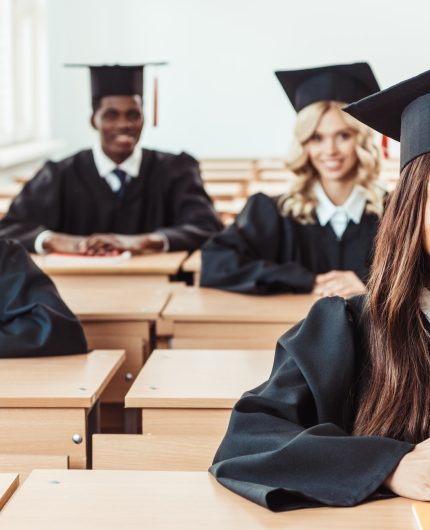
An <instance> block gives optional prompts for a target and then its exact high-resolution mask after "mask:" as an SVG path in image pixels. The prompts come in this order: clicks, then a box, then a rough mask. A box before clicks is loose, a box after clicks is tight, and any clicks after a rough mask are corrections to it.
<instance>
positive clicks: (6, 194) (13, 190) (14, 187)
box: [0, 182, 22, 199]
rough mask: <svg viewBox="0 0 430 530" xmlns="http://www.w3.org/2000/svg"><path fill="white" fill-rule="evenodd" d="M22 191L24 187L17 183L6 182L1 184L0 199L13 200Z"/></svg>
mask: <svg viewBox="0 0 430 530" xmlns="http://www.w3.org/2000/svg"><path fill="white" fill-rule="evenodd" d="M21 190H22V185H21V184H18V183H17V182H4V183H1V184H0V198H1V199H13V198H14V197H16V196H17V195H18V193H19V192H20V191H21Z"/></svg>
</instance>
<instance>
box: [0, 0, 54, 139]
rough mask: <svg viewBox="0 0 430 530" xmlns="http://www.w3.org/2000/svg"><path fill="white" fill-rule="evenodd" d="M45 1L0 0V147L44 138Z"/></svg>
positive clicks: (45, 98) (45, 87) (45, 81)
mask: <svg viewBox="0 0 430 530" xmlns="http://www.w3.org/2000/svg"><path fill="white" fill-rule="evenodd" d="M46 35H47V31H46V0H0V146H2V147H4V146H10V145H15V144H19V143H26V142H34V141H39V140H43V139H45V138H47V137H48V132H49V131H48V127H49V116H48V68H47V66H48V65H47V42H46Z"/></svg>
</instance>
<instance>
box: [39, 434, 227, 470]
mask: <svg viewBox="0 0 430 530" xmlns="http://www.w3.org/2000/svg"><path fill="white" fill-rule="evenodd" d="M219 444H220V437H219V436H211V435H208V434H202V435H196V434H191V435H190V434H181V435H176V436H172V435H171V434H167V435H165V434H147V435H145V434H95V435H94V436H93V469H123V470H125V469H134V470H142V471H207V469H208V467H209V466H210V465H211V463H212V461H213V457H214V454H215V452H216V450H217V449H218V447H219ZM37 469H39V468H37ZM51 469H53V468H52V467H51Z"/></svg>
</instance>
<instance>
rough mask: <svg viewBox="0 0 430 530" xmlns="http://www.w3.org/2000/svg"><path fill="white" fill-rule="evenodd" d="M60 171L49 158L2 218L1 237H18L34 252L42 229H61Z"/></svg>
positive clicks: (16, 238) (18, 239)
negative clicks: (35, 243) (35, 242)
mask: <svg viewBox="0 0 430 530" xmlns="http://www.w3.org/2000/svg"><path fill="white" fill-rule="evenodd" d="M60 173H61V171H60V169H59V166H58V164H56V163H54V162H47V163H46V164H45V165H44V166H43V167H42V169H41V170H40V171H39V172H38V173H37V174H36V175H35V176H34V177H33V178H32V179H31V180H30V181H29V182H28V183H27V184H26V185H25V186H24V188H23V189H22V190H21V193H20V194H19V195H17V196H16V197H15V199H14V200H13V202H12V204H11V205H10V208H9V211H8V212H7V214H6V215H5V217H4V218H3V219H2V220H1V221H0V238H2V239H3V238H8V239H15V240H17V241H19V242H20V243H21V244H22V245H23V246H24V247H25V248H26V250H28V252H34V250H35V249H34V241H35V239H36V238H37V236H38V235H39V234H40V233H41V232H44V231H45V230H53V231H59V228H60V220H61V217H60V215H61V213H60V212H61V174H60Z"/></svg>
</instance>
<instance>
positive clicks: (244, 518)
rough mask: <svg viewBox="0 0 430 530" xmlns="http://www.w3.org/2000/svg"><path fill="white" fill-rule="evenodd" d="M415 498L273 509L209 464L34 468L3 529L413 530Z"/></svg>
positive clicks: (4, 516)
mask: <svg viewBox="0 0 430 530" xmlns="http://www.w3.org/2000/svg"><path fill="white" fill-rule="evenodd" d="M411 504H412V503H411V502H410V501H408V500H406V499H399V498H397V499H390V500H386V501H378V502H371V503H366V504H363V505H361V506H357V507H355V508H312V509H307V510H296V511H292V512H284V513H273V512H270V511H268V510H266V509H264V508H262V507H261V506H257V505H256V504H253V503H251V502H249V501H247V500H246V499H243V498H242V497H239V496H237V495H235V494H234V493H232V492H230V491H229V490H227V489H226V488H223V487H222V486H220V485H219V484H217V483H216V481H215V480H214V479H213V478H212V477H211V476H209V475H208V474H207V473H205V472H170V471H81V470H72V471H70V470H69V471H51V470H39V471H33V473H32V474H31V475H30V477H29V478H28V479H27V480H26V482H25V483H24V484H23V485H22V486H21V487H20V488H19V490H18V491H17V492H16V493H15V495H14V496H13V498H12V499H11V500H10V501H9V502H8V503H7V505H6V506H5V507H4V509H3V511H2V512H1V513H0V527H1V528H2V529H4V530H29V529H31V530H54V529H55V530H58V529H61V530H72V529H73V530H76V529H80V530H87V529H88V530H90V529H91V530H117V529H118V528H124V529H127V530H142V529H146V528H148V529H151V530H167V529H169V530H170V529H173V528H174V529H176V530H202V529H205V530H221V529H222V530H233V529H238V530H245V529H246V530H264V529H270V530H285V529H286V528H288V530H304V529H313V530H320V529H321V530H322V529H325V530H329V529H330V530H336V529H338V530H346V529H348V530H369V529H378V530H381V529H383V530H388V529H389V530H406V529H407V530H413V529H415V528H416V526H415V524H414V520H413V515H412V509H411Z"/></svg>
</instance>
